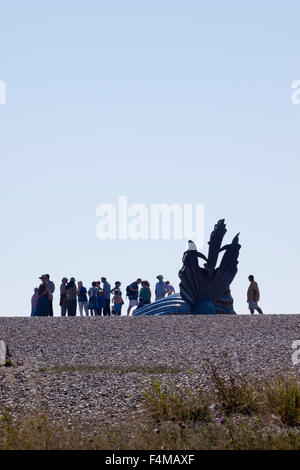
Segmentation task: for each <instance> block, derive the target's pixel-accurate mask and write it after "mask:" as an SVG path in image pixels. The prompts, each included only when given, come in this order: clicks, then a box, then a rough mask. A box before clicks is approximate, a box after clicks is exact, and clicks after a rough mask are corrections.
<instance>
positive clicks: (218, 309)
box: [132, 294, 235, 317]
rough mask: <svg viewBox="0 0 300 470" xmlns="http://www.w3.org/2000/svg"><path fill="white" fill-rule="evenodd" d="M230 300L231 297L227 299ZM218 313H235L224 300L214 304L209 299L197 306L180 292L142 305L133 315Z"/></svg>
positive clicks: (231, 302)
mask: <svg viewBox="0 0 300 470" xmlns="http://www.w3.org/2000/svg"><path fill="white" fill-rule="evenodd" d="M230 299H231V301H230V304H231V305H232V304H233V300H232V297H231V296H230ZM227 300H229V299H227ZM216 314H230V315H232V314H235V311H234V310H233V308H232V307H229V306H226V307H225V306H224V305H223V302H221V301H220V302H219V301H218V302H217V304H216V305H214V304H213V303H212V302H211V301H209V300H204V301H203V302H201V303H200V304H198V305H197V306H194V307H193V306H192V305H190V304H188V303H187V302H185V301H184V300H183V299H182V297H181V295H180V294H173V295H170V296H168V297H165V298H164V299H160V300H157V301H156V302H153V303H152V304H148V305H146V306H145V307H140V308H137V309H135V310H134V312H133V313H132V316H134V317H137V316H139V315H216Z"/></svg>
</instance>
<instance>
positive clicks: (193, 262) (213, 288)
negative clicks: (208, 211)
mask: <svg viewBox="0 0 300 470" xmlns="http://www.w3.org/2000/svg"><path fill="white" fill-rule="evenodd" d="M226 232H227V230H226V225H225V221H224V219H221V220H219V221H218V223H217V224H216V225H215V227H214V230H213V232H212V233H211V236H210V240H209V242H208V244H209V250H208V256H207V257H206V256H205V255H203V254H202V253H200V252H199V251H197V248H196V245H195V244H194V242H193V241H191V240H190V241H189V243H188V250H187V251H185V252H184V254H183V258H182V262H183V266H182V268H181V270H180V271H179V273H178V275H179V278H180V284H179V288H180V294H176V295H171V296H169V297H167V298H164V299H161V300H158V301H156V302H154V303H152V304H149V305H147V306H145V307H142V308H138V309H136V310H135V311H134V313H133V315H134V316H137V315H170V314H196V315H207V314H216V313H217V314H223V313H229V314H234V313H235V312H234V310H233V299H232V297H231V293H230V284H231V283H232V281H233V279H234V277H235V275H236V273H237V265H238V257H239V251H240V248H241V245H240V244H239V234H237V235H236V236H235V237H234V239H233V240H232V242H231V243H230V244H229V245H225V246H223V247H222V242H223V238H224V236H225V234H226ZM221 252H224V254H223V257H222V260H221V262H220V265H219V267H217V268H216V265H217V262H218V257H219V254H220V253H221ZM199 258H201V259H203V260H204V261H205V265H204V267H203V268H201V267H200V266H199V263H198V259H199Z"/></svg>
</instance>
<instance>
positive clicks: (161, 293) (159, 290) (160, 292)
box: [155, 274, 166, 300]
mask: <svg viewBox="0 0 300 470" xmlns="http://www.w3.org/2000/svg"><path fill="white" fill-rule="evenodd" d="M156 279H158V282H157V283H156V285H155V300H159V299H163V298H164V297H165V295H166V287H165V283H164V281H163V279H164V276H163V275H162V274H159V275H158V276H156Z"/></svg>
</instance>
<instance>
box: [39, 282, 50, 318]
mask: <svg viewBox="0 0 300 470" xmlns="http://www.w3.org/2000/svg"><path fill="white" fill-rule="evenodd" d="M40 279H41V281H42V284H40V287H39V290H38V296H39V299H38V303H37V306H36V312H35V316H36V317H48V315H49V308H50V299H52V294H51V292H50V290H49V287H48V282H47V281H48V280H47V276H46V275H45V274H43V275H42V276H41V277H40Z"/></svg>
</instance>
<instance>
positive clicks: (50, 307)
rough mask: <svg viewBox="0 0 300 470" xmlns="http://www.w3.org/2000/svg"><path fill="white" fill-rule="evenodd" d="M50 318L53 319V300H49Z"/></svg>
mask: <svg viewBox="0 0 300 470" xmlns="http://www.w3.org/2000/svg"><path fill="white" fill-rule="evenodd" d="M49 317H53V299H52V300H49Z"/></svg>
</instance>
